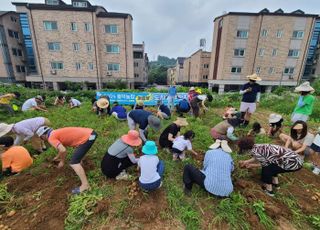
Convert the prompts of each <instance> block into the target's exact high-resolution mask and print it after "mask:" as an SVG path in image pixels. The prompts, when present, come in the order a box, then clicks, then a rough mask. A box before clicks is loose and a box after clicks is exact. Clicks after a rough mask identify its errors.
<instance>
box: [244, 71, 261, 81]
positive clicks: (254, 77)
mask: <svg viewBox="0 0 320 230" xmlns="http://www.w3.org/2000/svg"><path fill="white" fill-rule="evenodd" d="M247 78H248V80H251V81H261V80H262V79H261V78H260V77H259V76H258V75H257V74H256V73H254V74H251V75H248V76H247Z"/></svg>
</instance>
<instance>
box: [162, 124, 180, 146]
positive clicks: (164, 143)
mask: <svg viewBox="0 0 320 230" xmlns="http://www.w3.org/2000/svg"><path fill="white" fill-rule="evenodd" d="M178 132H180V127H179V126H178V125H177V124H175V123H172V124H171V125H169V126H168V127H167V128H165V130H163V132H162V133H161V135H160V138H159V144H160V146H161V147H162V148H172V144H173V143H172V141H169V140H168V136H169V134H170V133H171V134H172V136H173V138H175V137H176V136H177V134H178Z"/></svg>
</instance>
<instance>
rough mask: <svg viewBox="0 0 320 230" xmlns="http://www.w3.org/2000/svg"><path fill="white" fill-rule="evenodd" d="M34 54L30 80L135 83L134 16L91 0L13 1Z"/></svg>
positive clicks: (45, 83) (46, 83)
mask: <svg viewBox="0 0 320 230" xmlns="http://www.w3.org/2000/svg"><path fill="white" fill-rule="evenodd" d="M13 4H14V5H15V6H16V9H17V12H18V13H19V14H20V22H21V26H22V31H23V38H24V43H25V45H26V53H27V59H28V66H27V76H26V81H27V82H32V83H33V84H42V85H43V86H44V87H52V88H54V89H59V88H61V87H62V86H63V85H64V83H65V82H78V83H82V84H83V85H84V87H88V86H89V87H91V88H97V89H101V88H103V87H105V86H106V85H107V84H108V82H113V81H116V80H122V81H126V82H127V84H128V87H131V88H133V85H134V73H133V48H132V16H131V15H130V14H123V13H113V12H108V11H107V10H106V9H105V8H103V7H101V6H93V5H91V4H90V2H89V1H85V0H72V1H71V4H66V3H65V2H63V1H62V0H45V3H44V4H32V3H13Z"/></svg>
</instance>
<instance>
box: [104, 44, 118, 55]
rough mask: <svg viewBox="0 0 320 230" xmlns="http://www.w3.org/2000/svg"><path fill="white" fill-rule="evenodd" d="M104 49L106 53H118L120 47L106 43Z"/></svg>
mask: <svg viewBox="0 0 320 230" xmlns="http://www.w3.org/2000/svg"><path fill="white" fill-rule="evenodd" d="M106 51H107V53H114V54H118V53H120V47H119V45H115V44H107V45H106Z"/></svg>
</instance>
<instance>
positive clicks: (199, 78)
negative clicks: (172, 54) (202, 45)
mask: <svg viewBox="0 0 320 230" xmlns="http://www.w3.org/2000/svg"><path fill="white" fill-rule="evenodd" d="M210 60H211V53H210V52H207V51H203V50H202V49H199V50H198V51H197V52H195V53H193V54H192V55H191V56H190V57H188V58H185V59H184V61H183V84H184V85H197V86H208V77H209V68H210Z"/></svg>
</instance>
